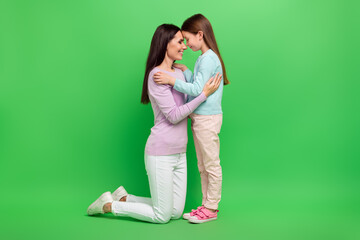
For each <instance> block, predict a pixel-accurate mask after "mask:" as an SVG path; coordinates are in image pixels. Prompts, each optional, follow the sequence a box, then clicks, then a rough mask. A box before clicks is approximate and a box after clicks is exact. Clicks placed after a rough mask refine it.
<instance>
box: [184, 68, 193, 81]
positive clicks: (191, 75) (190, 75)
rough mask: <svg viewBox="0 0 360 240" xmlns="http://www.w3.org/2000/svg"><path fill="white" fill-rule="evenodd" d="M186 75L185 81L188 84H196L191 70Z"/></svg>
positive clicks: (186, 71) (187, 70)
mask: <svg viewBox="0 0 360 240" xmlns="http://www.w3.org/2000/svg"><path fill="white" fill-rule="evenodd" d="M183 73H184V76H185V80H186V82H190V83H192V82H194V78H193V74H192V72H191V71H190V69H186V70H185V72H183Z"/></svg>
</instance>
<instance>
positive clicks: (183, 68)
mask: <svg viewBox="0 0 360 240" xmlns="http://www.w3.org/2000/svg"><path fill="white" fill-rule="evenodd" d="M173 67H175V68H178V69H180V70H181V71H183V72H185V71H186V69H188V68H187V66H185V65H184V64H180V63H174V64H173Z"/></svg>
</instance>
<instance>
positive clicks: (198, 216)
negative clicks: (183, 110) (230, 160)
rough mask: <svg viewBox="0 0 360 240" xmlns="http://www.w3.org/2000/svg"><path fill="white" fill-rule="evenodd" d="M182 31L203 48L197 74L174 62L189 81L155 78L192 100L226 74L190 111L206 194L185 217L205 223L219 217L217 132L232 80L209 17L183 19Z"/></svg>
mask: <svg viewBox="0 0 360 240" xmlns="http://www.w3.org/2000/svg"><path fill="white" fill-rule="evenodd" d="M181 31H182V34H183V36H184V38H185V40H186V45H187V46H188V47H189V48H191V49H192V50H193V51H199V50H200V51H201V53H202V54H201V56H200V57H199V58H198V59H197V61H196V63H195V68H194V74H192V73H191V71H190V70H188V68H187V67H186V66H185V65H182V64H174V67H177V68H179V69H181V70H182V71H183V72H184V75H185V78H186V81H187V82H183V81H181V80H180V79H177V78H175V77H172V76H169V75H168V74H165V73H162V72H159V73H156V74H155V75H154V80H155V82H156V83H158V84H170V85H172V86H174V88H175V89H176V90H177V91H179V92H182V93H185V94H188V95H189V96H190V97H189V98H188V100H189V101H191V100H193V99H196V97H197V96H199V94H201V92H202V88H203V87H204V85H205V83H206V80H207V79H208V78H210V77H211V76H213V75H215V73H217V72H219V73H221V74H223V76H224V80H223V82H222V83H223V84H221V85H220V87H219V89H218V90H217V91H216V92H215V93H214V94H212V95H211V96H210V97H209V98H208V99H207V100H206V102H204V103H202V104H200V106H199V107H198V108H197V109H196V110H195V111H194V113H192V114H191V115H190V118H191V120H192V122H191V128H192V132H193V136H194V143H195V148H196V156H197V159H198V168H199V171H200V177H201V188H202V195H203V198H202V206H200V207H198V208H197V209H196V210H193V211H191V212H190V213H185V214H184V215H183V217H184V218H185V219H188V220H189V221H190V222H192V223H203V222H207V221H211V220H215V219H217V212H218V210H217V209H218V204H219V202H220V198H221V184H222V170H221V166H220V158H219V152H220V141H219V136H218V134H219V133H220V129H221V124H222V110H221V98H222V93H223V85H226V84H229V81H228V79H227V76H226V72H225V66H224V63H223V61H222V58H221V56H220V52H219V49H218V46H217V44H216V40H215V35H214V32H213V29H212V26H211V24H210V22H209V20H208V19H207V18H205V17H204V16H203V15H201V14H196V15H194V16H192V17H190V18H188V19H187V20H186V21H185V22H184V23H183V25H182V27H181Z"/></svg>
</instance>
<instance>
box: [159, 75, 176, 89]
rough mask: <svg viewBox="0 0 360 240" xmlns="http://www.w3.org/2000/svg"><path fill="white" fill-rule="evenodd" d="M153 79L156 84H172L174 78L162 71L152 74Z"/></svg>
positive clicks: (173, 83)
mask: <svg viewBox="0 0 360 240" xmlns="http://www.w3.org/2000/svg"><path fill="white" fill-rule="evenodd" d="M154 81H155V83H157V84H170V85H172V86H174V85H175V81H176V78H174V77H172V76H170V75H168V74H166V73H163V72H157V73H155V74H154Z"/></svg>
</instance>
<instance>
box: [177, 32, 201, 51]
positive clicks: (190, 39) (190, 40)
mask: <svg viewBox="0 0 360 240" xmlns="http://www.w3.org/2000/svg"><path fill="white" fill-rule="evenodd" d="M181 33H182V35H183V36H184V38H185V40H186V46H188V47H189V48H191V50H193V51H194V52H196V51H199V50H200V48H201V43H202V41H201V40H202V35H201V34H200V32H198V33H197V34H193V33H190V32H187V31H181Z"/></svg>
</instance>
